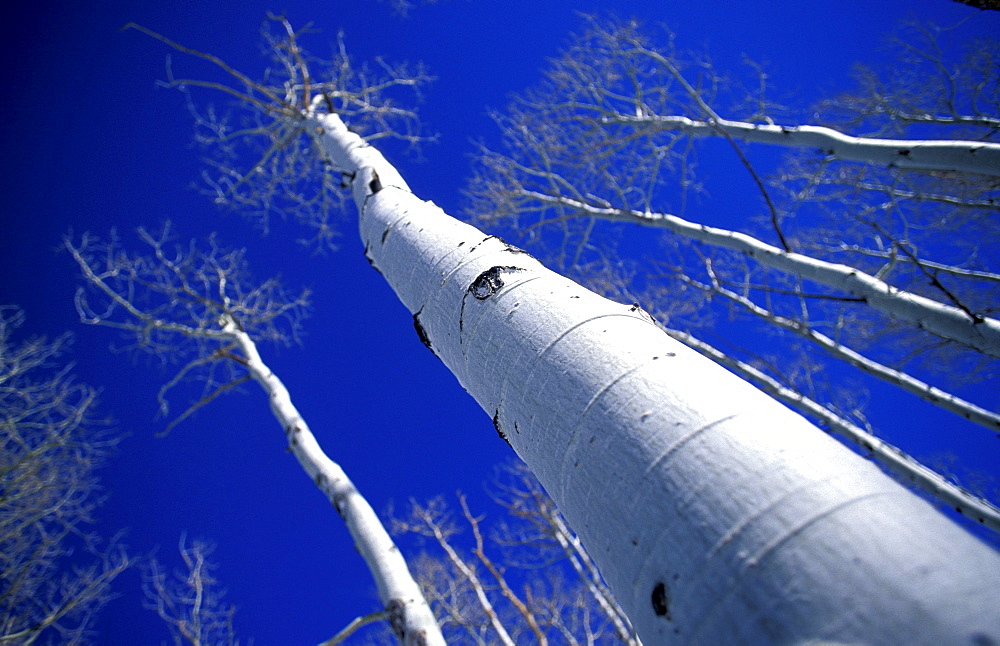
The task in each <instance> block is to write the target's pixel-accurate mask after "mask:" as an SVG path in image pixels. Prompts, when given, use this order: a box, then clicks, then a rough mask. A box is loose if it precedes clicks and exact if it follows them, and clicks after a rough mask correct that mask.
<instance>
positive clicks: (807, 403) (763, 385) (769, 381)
mask: <svg viewBox="0 0 1000 646" xmlns="http://www.w3.org/2000/svg"><path fill="white" fill-rule="evenodd" d="M667 334H669V335H670V336H672V337H673V338H675V339H677V340H679V341H681V342H682V343H684V344H685V345H687V346H689V347H691V348H694V349H695V350H697V351H698V352H700V353H701V354H703V355H705V356H706V357H709V358H710V359H712V360H713V361H716V362H718V363H719V364H721V365H724V366H726V367H727V368H729V369H730V370H732V371H733V372H735V373H736V374H738V375H740V376H742V377H743V378H744V379H748V380H750V381H752V382H754V383H756V384H757V385H758V387H759V388H760V389H761V390H763V391H764V392H766V393H768V394H769V395H771V396H772V397H774V398H775V399H777V400H779V401H783V402H785V403H786V404H788V405H789V406H791V407H792V408H795V409H796V410H799V411H802V412H803V413H805V414H807V415H809V416H811V417H812V418H813V419H815V420H819V422H820V423H822V424H825V425H826V428H828V429H829V430H830V432H831V433H836V434H838V435H841V436H843V437H845V438H846V439H847V440H848V441H850V442H851V443H853V444H854V445H855V446H857V447H858V448H859V449H862V450H864V451H867V452H868V453H869V454H870V455H871V457H872V459H874V460H875V461H876V462H878V463H879V464H881V465H882V467H883V468H885V469H887V470H888V471H891V472H892V473H895V474H896V475H897V476H898V477H900V478H901V479H902V480H904V481H906V482H909V483H910V485H911V486H913V487H914V488H916V489H920V490H922V491H923V492H924V493H925V494H927V495H928V496H930V497H931V498H932V499H934V500H937V501H938V502H939V503H941V504H943V505H945V506H947V507H951V508H952V509H954V510H955V511H956V512H958V513H959V514H961V515H963V516H965V517H966V518H968V519H969V520H971V521H973V522H976V523H979V524H980V525H983V526H984V527H989V528H990V529H991V530H993V531H995V532H1000V509H997V508H996V507H994V506H993V505H992V504H990V502H989V501H987V500H984V499H983V498H980V497H978V496H976V495H974V494H973V493H971V492H969V491H967V490H965V489H963V488H962V487H960V486H958V485H956V484H954V483H953V482H951V481H949V480H948V479H947V478H945V477H944V476H942V475H941V474H940V473H938V472H937V471H935V470H933V469H931V468H928V467H927V466H925V465H923V464H921V463H920V462H918V461H917V460H915V459H914V458H913V457H911V456H909V455H907V454H906V453H903V452H902V451H901V450H899V449H898V448H897V447H895V446H893V445H891V444H889V443H887V442H883V441H882V440H880V439H878V438H877V437H875V436H874V435H872V434H871V433H869V432H868V431H866V430H864V429H863V428H861V427H859V426H857V425H856V424H852V423H851V422H849V421H848V420H846V419H844V418H843V417H841V416H839V415H837V414H835V413H833V412H832V411H831V410H830V409H828V408H826V407H825V406H823V405H821V404H820V403H819V402H817V401H815V400H813V399H810V398H808V397H806V396H805V395H803V394H802V393H800V392H798V391H796V390H793V389H792V388H789V387H788V386H786V385H785V384H783V383H781V382H780V381H778V380H777V379H774V378H773V377H771V376H770V375H768V374H767V373H765V372H762V371H761V370H758V369H757V368H754V367H753V366H751V365H749V364H747V363H745V362H743V361H739V360H738V359H734V358H732V357H731V356H729V355H727V354H726V353H724V352H722V351H721V350H719V349H717V348H714V347H712V346H711V345H709V344H707V343H705V342H704V341H701V340H700V339H696V338H695V337H693V336H691V335H690V334H687V333H685V332H679V331H677V330H667Z"/></svg>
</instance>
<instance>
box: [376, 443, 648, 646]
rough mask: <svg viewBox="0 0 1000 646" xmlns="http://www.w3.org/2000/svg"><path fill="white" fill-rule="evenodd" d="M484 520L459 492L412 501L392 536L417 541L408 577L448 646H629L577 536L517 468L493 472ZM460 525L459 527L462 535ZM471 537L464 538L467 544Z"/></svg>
mask: <svg viewBox="0 0 1000 646" xmlns="http://www.w3.org/2000/svg"><path fill="white" fill-rule="evenodd" d="M493 489H494V491H493V493H492V494H491V496H492V498H493V500H494V502H496V503H497V507H498V510H499V511H500V512H501V513H502V514H503V517H502V519H501V520H500V521H497V522H493V523H490V524H488V523H487V522H486V516H483V515H475V514H473V512H472V510H471V509H470V507H469V504H468V501H467V499H466V497H465V496H463V495H461V494H459V495H458V504H459V508H460V510H461V519H459V520H458V521H457V522H456V520H455V519H454V518H453V516H452V512H451V510H450V509H449V508H448V505H447V504H446V503H445V501H444V499H443V498H436V499H434V500H431V501H429V502H427V503H417V502H415V501H411V504H410V513H409V516H408V517H407V518H405V519H404V518H397V519H394V521H393V526H394V528H395V530H396V531H397V532H405V533H409V534H415V535H418V536H421V537H424V538H425V539H426V540H425V545H426V547H425V552H424V553H423V554H422V555H421V557H420V558H419V559H417V560H415V562H414V568H415V571H416V576H417V578H418V580H419V581H420V584H421V586H422V587H423V589H424V593H425V594H426V595H427V597H428V600H429V601H430V603H431V605H432V607H433V608H434V611H435V614H436V616H437V617H438V621H439V622H440V623H441V626H442V629H443V630H444V632H445V637H446V639H448V640H449V641H454V642H463V643H464V642H469V643H477V644H494V643H501V644H515V643H517V644H520V643H527V642H530V643H533V644H610V643H621V644H638V643H639V640H638V637H636V635H635V633H634V631H633V630H632V626H631V624H630V623H629V621H628V618H627V617H626V616H625V614H624V612H622V610H621V608H620V607H619V606H618V604H617V602H616V601H615V599H614V596H613V595H612V594H611V591H610V590H609V589H608V587H607V585H606V584H605V582H604V579H603V578H602V577H601V575H600V573H599V572H598V570H597V567H596V565H595V564H594V562H593V560H592V559H591V558H590V555H589V554H588V553H587V551H586V549H584V547H583V545H582V543H581V542H580V539H579V538H578V537H577V535H576V534H575V533H574V532H573V530H572V529H570V528H569V526H568V525H567V523H566V520H565V519H564V518H563V517H562V514H560V513H559V510H558V509H556V506H555V503H554V502H552V499H551V498H549V496H548V495H547V494H546V493H545V491H544V490H543V489H542V487H541V485H540V484H539V483H538V481H537V480H536V479H535V478H534V476H532V475H531V472H530V471H529V470H528V469H527V467H525V466H524V465H523V464H520V463H518V464H513V465H510V466H508V467H505V468H503V469H502V470H501V472H500V474H499V476H498V477H497V478H496V480H495V482H494V485H493ZM463 525H464V530H463ZM469 534H471V538H467V537H468V536H469Z"/></svg>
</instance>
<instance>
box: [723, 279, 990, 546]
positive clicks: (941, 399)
mask: <svg viewBox="0 0 1000 646" xmlns="http://www.w3.org/2000/svg"><path fill="white" fill-rule="evenodd" d="M713 283H714V284H713V285H712V286H711V287H708V286H705V287H704V289H706V290H707V291H710V292H711V293H713V294H720V295H722V296H724V297H726V298H728V299H729V300H731V301H733V302H735V303H739V304H740V305H742V306H743V307H744V308H746V309H747V311H749V312H751V313H752V314H756V315H757V316H759V317H760V318H762V319H764V320H765V321H767V322H768V323H771V324H772V325H776V326H778V327H780V328H784V329H786V330H791V331H792V332H795V333H796V334H799V335H801V336H802V337H804V338H806V339H808V340H810V341H812V342H813V343H815V344H816V345H818V346H819V347H821V348H823V349H824V350H826V351H827V352H829V353H830V356H833V357H836V358H838V359H841V360H843V361H846V362H847V363H849V364H851V365H852V366H854V367H856V368H858V369H860V370H864V371H865V372H867V373H868V374H870V375H875V376H876V377H878V378H880V379H883V380H885V381H887V382H889V383H891V384H895V385H896V386H899V387H900V388H902V389H903V390H905V391H907V392H910V393H913V394H914V395H916V396H918V397H920V398H921V399H923V400H925V401H928V402H930V403H932V404H934V405H936V406H940V407H941V408H943V409H944V410H946V411H949V412H951V413H955V414H956V415H958V416H960V417H963V418H965V419H967V420H969V421H970V422H974V423H976V424H980V425H981V426H985V427H986V428H988V429H990V430H991V431H993V432H994V433H997V432H1000V414H997V413H994V412H993V411H990V410H986V409H985V408H983V407H981V406H977V405H976V404H973V403H972V402H969V401H966V400H964V399H962V398H961V397H958V396H957V395H953V394H951V393H949V392H946V391H944V390H941V389H940V388H937V387H935V386H931V385H930V384H928V383H925V382H923V381H921V380H919V379H917V378H916V377H914V376H912V375H909V374H907V373H905V372H903V371H902V370H896V369H895V368H890V367H889V366H886V365H884V364H882V363H879V362H878V361H875V360H874V359H869V358H868V357H866V356H864V355H863V354H861V353H860V352H857V351H855V350H852V349H851V348H849V347H847V346H845V345H844V344H842V343H840V342H838V341H836V340H834V339H832V338H830V337H828V336H826V335H825V334H822V333H820V332H817V331H816V330H813V329H812V328H811V327H809V325H807V324H806V323H804V322H802V321H799V320H795V319H790V318H787V317H784V316H781V315H779V314H775V313H774V312H772V311H771V310H768V309H766V308H764V307H761V306H760V305H758V304H757V303H755V302H753V301H751V300H750V299H749V298H747V297H745V296H741V295H740V294H737V293H735V292H733V291H732V290H728V289H726V288H724V287H722V285H720V284H719V283H718V281H715V280H713ZM998 529H1000V526H998Z"/></svg>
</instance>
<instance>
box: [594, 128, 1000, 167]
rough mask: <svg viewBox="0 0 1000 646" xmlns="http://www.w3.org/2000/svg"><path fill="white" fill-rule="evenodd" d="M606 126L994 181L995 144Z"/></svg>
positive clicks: (804, 131)
mask: <svg viewBox="0 0 1000 646" xmlns="http://www.w3.org/2000/svg"><path fill="white" fill-rule="evenodd" d="M606 121H615V122H627V123H631V124H646V123H648V124H650V125H651V126H653V127H654V128H657V129H659V130H680V131H682V132H685V133H687V134H689V135H691V136H692V137H711V136H714V137H720V136H722V135H723V132H725V133H728V134H729V135H730V136H732V137H733V138H734V139H739V140H742V141H747V142H752V143H762V144H770V145H775V146H789V147H793V148H815V149H817V150H819V151H822V152H823V153H824V154H826V155H828V156H830V157H835V158H837V159H842V160H845V161H856V162H864V163H868V164H875V165H877V166H892V167H895V168H906V169H910V170H937V171H957V172H964V173H979V174H982V175H993V176H1000V144H993V143H986V142H982V141H961V140H947V141H943V140H933V139H876V138H870V137H852V136H851V135H845V134H844V133H842V132H839V131H837V130H834V129H833V128H826V127H823V126H776V125H771V124H763V123H747V122H744V121H730V120H729V119H721V118H720V119H716V120H714V122H711V121H699V120H696V119H689V118H687V117H680V116H663V117H659V116H638V117H634V118H633V117H629V116H625V115H618V116H615V117H607V118H606Z"/></svg>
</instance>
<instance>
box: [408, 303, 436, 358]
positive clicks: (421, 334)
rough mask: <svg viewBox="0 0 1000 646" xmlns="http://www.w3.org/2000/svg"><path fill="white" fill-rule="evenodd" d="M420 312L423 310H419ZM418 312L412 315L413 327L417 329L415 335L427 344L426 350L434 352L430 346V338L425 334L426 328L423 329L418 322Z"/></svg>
mask: <svg viewBox="0 0 1000 646" xmlns="http://www.w3.org/2000/svg"><path fill="white" fill-rule="evenodd" d="M420 312H423V310H420ZM420 312H417V313H416V314H414V315H413V329H415V330H416V331H417V336H418V337H420V342H421V343H423V344H424V345H425V346H427V349H428V350H430V351H431V352H434V348H432V347H431V338H430V337H429V336H427V330H425V329H424V326H423V325H421V324H420ZM435 354H437V353H435Z"/></svg>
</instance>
